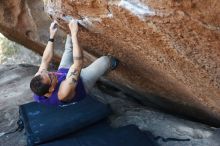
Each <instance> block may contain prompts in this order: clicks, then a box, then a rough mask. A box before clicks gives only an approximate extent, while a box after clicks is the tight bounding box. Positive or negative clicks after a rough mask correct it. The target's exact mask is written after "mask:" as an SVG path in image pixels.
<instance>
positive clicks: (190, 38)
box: [0, 0, 220, 126]
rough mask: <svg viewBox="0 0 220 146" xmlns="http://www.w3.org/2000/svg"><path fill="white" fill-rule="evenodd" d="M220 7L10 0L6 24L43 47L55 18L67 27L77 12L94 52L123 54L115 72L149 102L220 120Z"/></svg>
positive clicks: (169, 0) (126, 0)
mask: <svg viewBox="0 0 220 146" xmlns="http://www.w3.org/2000/svg"><path fill="white" fill-rule="evenodd" d="M219 7H220V3H218V1H217V0H206V1H180V0H178V1H176V0H164V1H152V0H145V1H140V0H114V1H112V0H110V1H107V0H102V1H100V0H87V1H82V0H56V1H54V0H44V1H37V0H28V1H27V0H19V1H12V0H8V1H4V2H2V3H1V5H0V12H1V13H0V15H1V17H0V32H1V33H3V34H4V35H5V36H7V37H8V38H10V39H12V40H14V41H16V42H19V43H21V44H23V45H25V46H27V47H28V48H30V49H32V50H34V51H37V52H39V53H42V52H43V49H44V47H45V43H46V41H47V39H48V27H49V24H50V22H49V21H50V18H52V19H56V20H57V21H58V22H59V26H60V28H62V30H63V31H64V32H68V31H69V30H68V27H67V23H68V21H69V19H70V18H71V17H73V18H76V19H79V23H80V25H81V27H80V32H79V41H80V45H81V47H82V48H83V49H84V50H85V51H86V52H88V53H89V54H91V55H93V56H95V57H98V56H101V55H103V54H112V55H114V56H116V57H117V58H119V59H120V61H121V65H120V66H119V68H118V70H117V71H115V72H114V73H112V74H110V75H109V78H110V79H111V80H113V81H115V82H116V83H119V84H122V85H125V86H126V87H127V88H129V89H132V90H134V91H136V92H138V93H139V94H140V95H141V96H140V98H138V100H139V101H140V102H142V103H143V104H147V103H153V104H154V105H156V106H157V107H159V108H160V109H163V110H166V111H168V112H172V113H178V114H182V115H187V116H190V117H193V118H194V119H197V120H200V121H203V122H206V123H209V124H212V125H215V126H220V124H219V123H220V90H219V88H220V57H219V56H220V51H219V46H220V41H219V38H220V15H219V13H220V9H219ZM45 12H46V13H45ZM64 36H65V33H63V32H59V34H58V36H57V38H56V40H57V45H56V46H58V48H62V45H63V44H62V43H63V42H64V40H63V39H62V38H64ZM57 50H59V49H57ZM59 52H62V49H60V51H58V53H57V56H55V58H56V59H55V60H56V61H57V62H59V58H60V54H61V53H60V54H59ZM87 58H88V57H87Z"/></svg>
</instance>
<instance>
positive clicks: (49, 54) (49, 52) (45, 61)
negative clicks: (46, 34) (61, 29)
mask: <svg viewBox="0 0 220 146" xmlns="http://www.w3.org/2000/svg"><path fill="white" fill-rule="evenodd" d="M56 26H57V22H56V21H53V22H52V23H51V25H50V39H49V40H48V43H47V46H46V48H45V50H44V53H43V57H42V60H41V65H40V67H39V70H38V72H37V73H36V75H37V74H39V73H41V72H42V71H43V70H47V69H48V66H49V63H50V61H51V60H52V58H53V54H54V47H53V42H54V36H55V34H56V32H57V27H56Z"/></svg>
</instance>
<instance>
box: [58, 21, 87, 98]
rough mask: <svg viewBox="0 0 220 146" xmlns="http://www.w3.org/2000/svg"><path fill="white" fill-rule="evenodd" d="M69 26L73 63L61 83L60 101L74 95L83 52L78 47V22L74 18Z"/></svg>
mask: <svg viewBox="0 0 220 146" xmlns="http://www.w3.org/2000/svg"><path fill="white" fill-rule="evenodd" d="M69 28H70V31H71V35H72V42H73V54H74V55H73V62H74V64H73V65H72V66H71V67H70V69H69V72H68V74H67V77H66V79H65V80H64V81H63V82H62V83H61V85H60V88H59V91H58V98H59V100H61V101H70V100H71V99H72V98H73V97H74V95H75V88H76V86H77V83H78V79H79V76H80V72H81V69H82V66H83V52H82V49H81V48H80V47H79V44H78V39H77V32H78V24H77V22H76V21H75V20H72V21H71V22H70V23H69Z"/></svg>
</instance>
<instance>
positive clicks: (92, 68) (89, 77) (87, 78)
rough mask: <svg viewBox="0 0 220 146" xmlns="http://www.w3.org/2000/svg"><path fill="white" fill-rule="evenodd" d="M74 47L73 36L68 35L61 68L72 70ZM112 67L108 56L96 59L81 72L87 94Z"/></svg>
mask: <svg viewBox="0 0 220 146" xmlns="http://www.w3.org/2000/svg"><path fill="white" fill-rule="evenodd" d="M72 49H73V46H72V40H71V36H70V35H67V38H66V43H65V50H64V53H63V56H62V59H61V62H60V65H59V68H70V66H71V65H72V64H73V50H72ZM109 67H110V58H109V57H108V56H102V57H100V58H98V59H96V60H95V61H94V62H93V63H92V64H90V65H89V66H88V67H86V68H83V69H82V70H81V74H80V76H81V78H82V81H83V84H84V87H85V90H86V92H87V93H89V91H90V90H91V89H92V88H93V86H94V85H95V83H96V81H97V80H98V79H99V78H100V77H101V76H102V75H104V74H105V72H106V71H107V70H109Z"/></svg>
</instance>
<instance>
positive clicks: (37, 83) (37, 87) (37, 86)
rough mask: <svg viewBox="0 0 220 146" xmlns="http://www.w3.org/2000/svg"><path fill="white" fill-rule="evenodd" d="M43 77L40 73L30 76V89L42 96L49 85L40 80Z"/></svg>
mask: <svg viewBox="0 0 220 146" xmlns="http://www.w3.org/2000/svg"><path fill="white" fill-rule="evenodd" d="M42 81H43V78H42V77H41V75H37V76H35V77H33V78H32V80H31V82H30V88H31V90H32V91H33V92H34V93H35V94H37V95H38V96H43V95H44V94H46V93H48V92H49V88H50V85H49V84H45V83H43V82H42Z"/></svg>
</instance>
